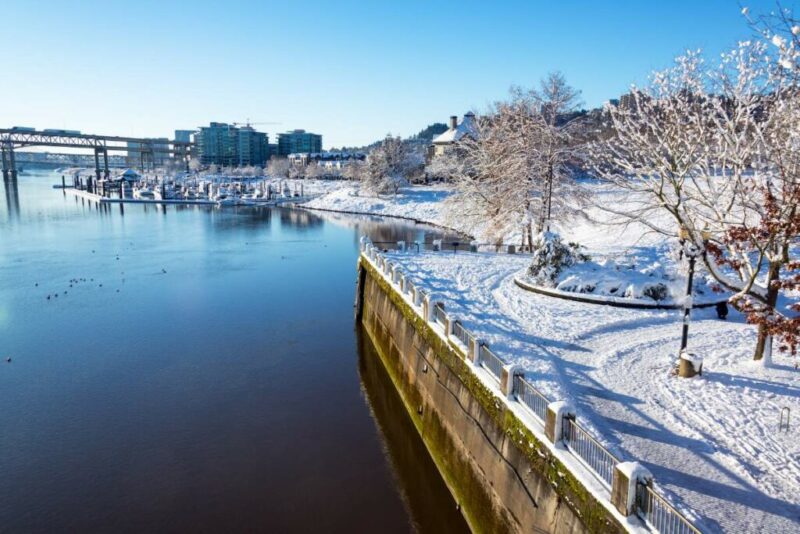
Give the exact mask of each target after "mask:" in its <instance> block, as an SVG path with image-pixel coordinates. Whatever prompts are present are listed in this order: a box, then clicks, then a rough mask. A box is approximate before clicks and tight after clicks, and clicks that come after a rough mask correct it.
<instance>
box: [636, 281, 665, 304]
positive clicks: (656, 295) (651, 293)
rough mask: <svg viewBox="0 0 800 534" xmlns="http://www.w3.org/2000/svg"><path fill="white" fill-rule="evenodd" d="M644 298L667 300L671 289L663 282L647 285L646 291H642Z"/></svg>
mask: <svg viewBox="0 0 800 534" xmlns="http://www.w3.org/2000/svg"><path fill="white" fill-rule="evenodd" d="M642 296H645V297H647V298H649V299H653V300H665V299H666V298H667V297H669V296H670V294H669V288H668V287H667V286H666V285H665V284H663V283H661V282H656V283H654V284H647V285H645V287H644V289H642Z"/></svg>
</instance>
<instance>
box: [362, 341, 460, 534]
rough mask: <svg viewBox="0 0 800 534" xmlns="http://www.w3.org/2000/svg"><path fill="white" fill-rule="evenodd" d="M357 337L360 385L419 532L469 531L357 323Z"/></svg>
mask: <svg viewBox="0 0 800 534" xmlns="http://www.w3.org/2000/svg"><path fill="white" fill-rule="evenodd" d="M356 334H357V337H358V354H359V357H358V374H359V376H360V377H361V384H362V386H363V390H364V392H365V393H366V399H367V403H368V404H369V407H370V409H371V410H370V411H371V413H372V416H373V418H374V419H375V422H376V424H377V426H378V429H379V430H380V434H381V438H382V439H383V443H384V445H385V450H386V452H387V453H388V454H387V455H388V459H389V461H390V462H391V466H392V472H393V473H394V476H395V479H396V480H397V482H398V483H399V487H400V491H401V493H402V496H403V502H404V503H405V505H406V509H407V510H408V513H409V515H410V516H411V518H412V521H413V523H414V527H415V529H416V530H417V531H419V532H436V533H443V534H445V533H450V532H453V533H455V532H469V528H468V527H467V524H466V522H465V521H464V518H463V517H462V516H461V513H460V512H459V511H458V509H457V507H456V503H455V502H454V501H453V498H452V496H451V495H450V492H449V491H448V489H447V486H446V485H445V483H444V481H443V480H442V478H441V476H440V475H439V471H438V470H437V468H436V464H434V463H433V460H432V459H431V457H430V455H429V454H428V450H427V449H426V448H425V444H424V443H423V442H422V440H421V439H420V437H419V435H418V434H417V430H416V428H414V424H413V423H412V422H411V420H410V419H409V417H408V413H407V412H406V409H405V407H404V406H403V401H402V400H401V399H400V397H399V395H398V393H397V390H396V389H395V387H394V384H393V383H392V381H391V379H390V378H389V375H388V374H387V372H386V369H384V368H383V364H382V363H381V360H380V356H378V354H377V353H376V352H375V348H374V347H373V346H372V343H371V342H370V340H369V338H368V337H367V335H366V334H365V333H364V332H362V327H361V325H357V328H356Z"/></svg>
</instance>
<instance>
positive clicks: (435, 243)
mask: <svg viewBox="0 0 800 534" xmlns="http://www.w3.org/2000/svg"><path fill="white" fill-rule="evenodd" d="M440 250H442V240H441V239H434V240H433V251H434V252H439V251H440Z"/></svg>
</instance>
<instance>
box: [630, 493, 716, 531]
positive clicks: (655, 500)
mask: <svg viewBox="0 0 800 534" xmlns="http://www.w3.org/2000/svg"><path fill="white" fill-rule="evenodd" d="M634 506H635V509H636V515H638V516H639V517H640V518H641V519H643V520H644V521H645V522H646V523H647V524H648V525H649V526H650V527H652V528H653V529H654V530H655V531H657V532H659V533H661V534H701V532H700V530H698V529H697V527H695V526H694V525H692V524H691V523H690V522H689V520H688V519H686V518H685V517H684V516H683V514H681V513H680V512H679V511H678V510H676V509H675V508H674V507H673V506H672V505H671V504H669V503H668V502H667V501H666V500H664V497H662V496H661V495H659V494H658V493H656V492H655V490H653V489H652V488H651V487H650V486H648V485H646V484H636V502H635V505H634Z"/></svg>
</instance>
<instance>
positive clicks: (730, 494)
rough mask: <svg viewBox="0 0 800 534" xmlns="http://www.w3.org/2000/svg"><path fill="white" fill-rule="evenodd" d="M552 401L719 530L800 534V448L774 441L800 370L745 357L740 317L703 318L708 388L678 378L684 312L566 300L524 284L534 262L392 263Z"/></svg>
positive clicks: (700, 331) (442, 257) (783, 439)
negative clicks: (519, 280) (674, 370)
mask: <svg viewBox="0 0 800 534" xmlns="http://www.w3.org/2000/svg"><path fill="white" fill-rule="evenodd" d="M392 258H393V259H395V260H397V261H398V262H400V263H401V264H402V266H403V269H404V271H405V272H407V273H410V274H411V275H412V277H413V278H415V279H416V280H417V281H418V283H419V284H421V286H422V287H425V288H428V289H430V290H432V291H433V292H434V293H435V294H436V295H437V297H441V298H442V299H443V300H444V301H445V302H446V309H447V311H448V312H450V313H454V314H455V315H456V316H457V317H460V318H461V319H462V320H463V321H464V323H465V324H466V325H467V327H468V328H469V329H471V330H473V331H475V333H476V334H477V335H478V336H479V337H481V338H482V339H484V340H486V341H487V342H488V343H489V344H490V345H491V347H492V350H493V351H494V352H496V353H497V354H498V355H500V356H501V357H503V358H504V359H505V360H506V361H509V362H511V361H516V362H519V363H521V364H522V365H523V367H524V368H525V370H526V375H527V376H528V377H529V378H530V379H531V380H532V381H534V383H535V384H537V385H538V386H539V387H540V389H541V390H542V391H544V392H545V393H546V394H547V395H548V396H549V397H550V398H551V399H571V400H573V402H574V403H575V405H576V406H577V407H578V412H579V413H578V415H579V418H581V419H582V420H583V421H588V423H589V425H590V426H592V427H594V430H595V433H596V434H597V435H598V436H599V437H600V439H601V440H602V441H604V442H605V443H606V444H608V446H609V447H610V448H611V449H612V450H613V451H616V452H618V453H619V454H620V456H621V457H623V458H625V459H638V460H640V461H642V462H643V463H644V464H645V465H647V466H648V467H649V468H650V469H651V470H652V471H653V473H654V475H655V477H656V482H657V484H658V485H659V486H660V487H661V488H665V489H666V490H667V493H671V494H672V495H673V496H674V497H675V500H676V502H677V504H678V505H679V506H682V507H689V508H691V509H693V510H695V511H696V512H697V513H698V514H699V516H700V517H701V518H702V523H701V524H702V525H703V526H704V527H706V528H707V529H708V530H710V531H725V532H797V531H798V527H799V525H800V440H798V439H797V436H798V434H797V430H796V429H797V428H800V427H798V426H796V425H795V426H794V427H793V429H792V430H791V431H790V432H789V433H778V431H777V430H778V419H779V412H780V409H781V408H782V407H783V406H789V407H790V408H791V409H792V411H793V413H794V414H795V417H798V416H800V371H798V370H795V368H794V360H790V359H789V358H788V357H784V356H780V355H776V357H775V362H774V365H773V366H772V367H770V368H764V367H763V366H759V365H756V364H753V363H752V362H751V361H750V358H751V351H752V349H753V346H754V343H755V332H754V330H753V328H752V327H750V326H748V325H746V324H745V323H744V322H743V320H742V318H741V316H739V315H738V314H735V313H734V314H732V316H731V317H730V318H729V319H728V320H727V321H721V320H719V319H717V318H716V313H715V312H714V310H713V309H712V310H702V311H697V312H695V313H694V320H693V322H692V325H691V332H690V348H691V349H692V350H693V351H695V352H697V353H699V354H702V355H703V356H704V357H705V364H704V375H703V377H702V378H694V379H681V378H676V377H674V376H672V375H671V374H670V368H671V367H672V365H673V363H674V361H675V359H676V356H675V355H676V352H677V349H678V347H679V343H680V334H681V325H680V312H679V311H640V310H627V309H620V308H611V307H607V306H600V305H591V304H582V303H576V302H569V301H565V300H560V299H554V298H551V297H545V296H541V295H537V294H534V293H531V292H527V291H524V290H522V289H521V288H519V287H518V286H517V285H516V284H514V282H513V277H514V276H515V275H518V274H520V273H521V271H524V270H525V269H526V268H527V266H528V262H529V261H530V260H529V258H528V257H525V256H512V255H495V254H482V253H479V254H475V253H463V254H462V253H459V254H456V255H453V254H450V253H430V252H429V253H422V254H416V253H407V254H398V253H395V254H392Z"/></svg>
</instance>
